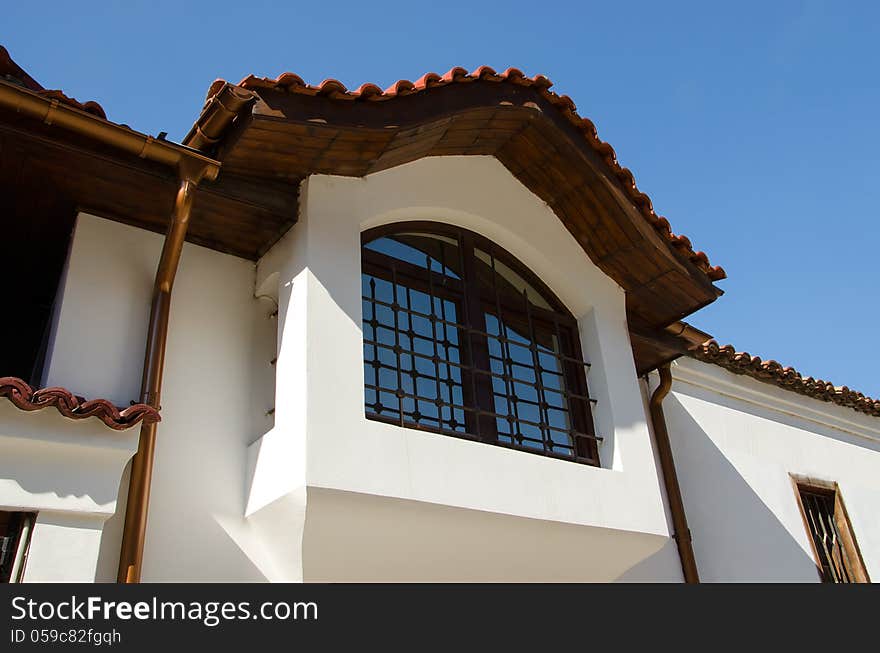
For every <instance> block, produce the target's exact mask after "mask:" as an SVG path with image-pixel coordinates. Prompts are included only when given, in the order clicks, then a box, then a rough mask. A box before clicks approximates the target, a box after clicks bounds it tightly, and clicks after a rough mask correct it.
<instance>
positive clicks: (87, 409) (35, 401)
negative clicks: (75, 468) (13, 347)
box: [0, 376, 161, 431]
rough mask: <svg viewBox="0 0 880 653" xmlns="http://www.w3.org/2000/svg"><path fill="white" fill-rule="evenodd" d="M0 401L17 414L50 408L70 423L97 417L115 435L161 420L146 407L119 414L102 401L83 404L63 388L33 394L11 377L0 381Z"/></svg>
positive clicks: (110, 405)
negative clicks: (14, 407) (72, 420)
mask: <svg viewBox="0 0 880 653" xmlns="http://www.w3.org/2000/svg"><path fill="white" fill-rule="evenodd" d="M0 397H6V398H7V399H9V401H11V402H12V403H13V404H14V405H15V406H16V407H17V408H19V409H20V410H25V411H34V410H42V409H43V408H49V407H50V406H52V407H54V408H55V409H56V410H57V411H58V412H59V413H61V414H62V415H64V416H65V417H68V418H70V419H86V418H89V417H97V418H98V419H99V420H101V421H102V422H104V424H106V425H107V426H109V427H110V428H111V429H113V430H115V431H122V430H125V429H128V428H131V427H132V426H134V425H135V424H137V423H138V422H144V423H145V424H150V423H152V422H158V421H160V419H161V418H160V417H159V411H158V410H156V409H155V408H153V407H152V406H148V405H146V404H134V405H132V406H129V407H128V408H125V409H122V410H120V409H119V408H117V407H116V406H114V405H113V404H111V403H110V402H109V401H107V400H106V399H92V400H90V401H87V400H85V399H84V398H83V397H77V396H76V395H74V394H73V393H72V392H70V391H69V390H65V389H64V388H43V389H42V390H33V389H32V388H31V387H30V386H29V385H28V384H27V383H25V382H24V381H22V380H21V379H19V378H16V377H14V376H3V377H0Z"/></svg>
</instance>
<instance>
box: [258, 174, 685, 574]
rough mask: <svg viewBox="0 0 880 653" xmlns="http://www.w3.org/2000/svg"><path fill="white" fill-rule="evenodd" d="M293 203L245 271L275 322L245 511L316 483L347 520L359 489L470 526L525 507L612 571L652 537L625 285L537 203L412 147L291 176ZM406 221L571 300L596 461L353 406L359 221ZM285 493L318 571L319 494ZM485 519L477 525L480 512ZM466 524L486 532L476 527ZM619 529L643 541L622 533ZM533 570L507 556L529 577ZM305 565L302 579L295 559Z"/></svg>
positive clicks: (646, 452)
mask: <svg viewBox="0 0 880 653" xmlns="http://www.w3.org/2000/svg"><path fill="white" fill-rule="evenodd" d="M301 202H302V206H301V215H300V219H299V222H298V223H297V224H296V225H295V226H294V228H293V229H292V230H291V232H290V233H289V234H288V237H287V238H285V239H284V240H283V241H281V242H280V243H279V244H278V245H276V247H275V248H273V249H272V250H270V252H269V253H268V254H267V255H266V256H265V257H264V258H263V259H262V260H261V262H260V263H259V265H258V270H257V284H258V285H262V284H263V283H264V280H268V279H271V278H274V275H276V274H277V275H278V276H277V280H278V281H277V284H278V286H277V287H278V289H279V297H280V311H281V323H280V331H279V360H278V366H277V368H278V369H277V391H278V401H277V402H276V403H277V414H276V422H275V429H274V431H272V433H271V434H269V435H268V436H266V437H265V438H263V439H262V440H261V441H260V442H259V443H257V444H255V445H254V447H253V454H254V463H253V467H254V470H255V472H254V479H253V482H252V489H253V492H252V495H251V497H250V500H249V511H250V513H251V514H252V515H255V516H256V515H258V514H259V512H260V508H261V506H268V505H275V503H274V502H277V501H279V500H281V499H282V498H283V497H286V496H291V495H292V494H293V493H297V492H298V493H299V495H298V496H300V497H303V496H304V493H303V492H302V489H303V488H304V487H306V488H308V493H306V494H307V496H308V497H312V496H313V494H314V491H320V490H337V491H341V492H344V493H346V494H342V495H339V496H343V497H348V498H349V499H350V501H347V502H346V501H343V500H336V501H333V502H331V503H332V505H333V507H334V510H339V509H340V506H344V505H348V506H349V508H348V509H349V510H350V511H351V517H353V518H354V517H355V516H356V515H355V513H357V512H358V511H359V510H361V507H362V502H361V501H359V500H357V499H355V498H352V497H354V496H356V495H368V496H373V497H386V498H388V499H389V500H391V499H394V500H404V501H408V502H421V503H422V504H436V505H442V506H449V507H454V508H458V509H460V513H459V517H460V519H461V520H462V523H469V524H475V523H477V522H476V521H475V520H474V519H473V514H474V512H473V511H480V512H481V513H484V514H495V515H506V516H509V517H513V518H518V520H516V519H515V520H513V521H514V522H515V523H516V522H518V523H519V524H520V527H521V528H522V529H523V531H522V532H523V536H524V537H525V536H526V533H527V532H528V531H529V529H531V528H533V525H534V523H535V522H534V521H533V520H543V521H544V522H553V523H560V524H569V525H577V526H579V527H581V528H583V529H596V530H595V534H597V535H596V537H595V538H594V540H593V541H594V542H595V547H594V550H593V551H590V552H583V555H584V556H589V555H595V556H597V559H603V560H606V561H607V567H608V568H609V569H616V570H617V573H623V572H624V571H626V569H627V568H628V566H632V565H634V564H636V563H638V562H639V561H641V560H643V559H644V558H646V557H648V556H650V555H651V554H653V553H655V552H656V551H658V550H659V549H660V548H662V546H663V545H664V543H665V542H666V541H667V537H668V529H667V522H666V516H665V513H664V508H663V504H662V502H661V500H660V496H661V495H660V483H659V480H658V476H657V471H656V467H655V463H654V457H653V451H652V448H651V444H650V439H649V436H648V430H647V425H646V418H645V414H644V411H643V409H642V404H641V396H640V390H639V387H638V382H637V379H636V374H635V369H634V364H633V359H632V352H631V349H630V343H629V339H628V332H627V328H626V318H625V306H624V293H623V291H622V290H621V289H620V288H619V287H618V286H616V285H615V284H614V283H613V281H611V280H610V279H609V278H608V277H607V276H605V275H604V273H602V272H601V271H600V270H599V269H598V268H596V267H595V265H593V263H592V262H591V261H590V260H589V258H588V257H587V256H586V255H585V254H584V252H583V250H582V249H581V248H580V246H579V245H578V244H577V242H576V241H575V240H574V238H573V237H572V236H571V235H570V234H569V233H568V231H567V230H566V229H565V228H564V227H563V225H562V223H561V222H560V221H559V219H558V218H557V217H556V215H555V214H553V213H552V211H551V210H550V209H549V208H548V207H547V206H546V205H545V204H544V203H543V202H541V201H540V200H539V199H538V198H537V197H535V196H534V195H533V194H531V193H530V192H529V191H528V190H527V189H525V188H524V187H523V186H522V185H521V184H519V182H517V181H516V180H515V179H514V178H513V177H512V176H511V175H510V173H509V172H508V171H507V170H506V169H505V168H504V167H503V166H502V165H501V164H500V163H498V161H496V160H495V159H494V158H491V157H442V158H429V159H423V160H420V161H417V162H414V163H410V164H407V165H404V166H401V167H398V168H394V169H392V170H388V171H384V172H381V173H377V174H374V175H370V176H368V177H366V178H361V179H353V178H341V177H331V176H313V177H310V178H309V179H308V181H307V182H306V183H305V184H304V187H303V189H302V193H301ZM404 220H436V221H442V222H446V223H450V224H454V225H459V226H462V227H466V228H468V229H471V230H473V231H476V232H478V233H481V234H483V235H484V236H486V237H488V238H490V239H492V240H493V241H495V242H497V243H498V244H499V245H501V246H502V247H504V248H506V249H507V250H508V251H510V252H511V253H512V254H513V255H515V256H516V257H518V258H519V259H520V260H521V261H522V262H523V263H524V264H525V265H527V266H528V267H529V268H530V269H532V270H533V271H534V272H535V273H536V274H537V275H538V276H539V277H540V278H541V279H543V280H544V281H545V282H546V283H547V285H549V286H550V288H551V289H552V290H553V291H554V292H555V293H556V294H557V296H559V297H560V299H561V300H562V301H563V302H565V303H566V305H567V306H568V307H569V308H570V309H571V311H572V313H573V314H574V315H575V316H576V317H577V318H578V321H579V324H580V331H581V338H582V341H583V349H584V352H585V355H586V356H587V358H588V359H589V360H590V362H591V363H592V368H591V370H590V374H589V383H590V390H591V393H592V394H593V396H595V397H596V398H597V399H598V405H597V406H596V409H595V421H596V428H597V432H598V433H599V434H601V435H602V436H604V437H605V438H606V440H605V442H604V443H603V444H602V445H601V447H600V457H601V459H602V467H601V468H594V467H588V466H584V465H578V464H574V463H570V462H566V461H559V460H553V459H549V458H543V457H540V456H536V455H531V454H527V453H524V452H518V451H512V450H507V449H503V448H499V447H492V446H488V445H485V444H481V443H475V442H469V441H465V440H459V439H454V438H450V437H445V436H441V435H434V434H430V433H424V432H420V431H416V430H413V429H407V428H401V427H397V426H392V425H388V424H383V423H379V422H375V421H371V420H367V419H366V417H365V414H364V407H363V400H364V388H363V383H364V379H363V365H362V363H363V350H362V332H361V297H360V295H361V282H360V275H361V272H360V255H359V252H360V233H361V231H363V230H365V229H369V228H371V227H374V226H377V225H381V224H386V223H390V222H396V221H404ZM282 398H283V401H282ZM258 449H259V451H258ZM279 452H285V454H284V455H278V453H279ZM303 460H304V461H305V464H304V465H303V464H302V462H301V461H303ZM291 461H295V462H291ZM322 496H323V495H322ZM298 505H299V508H298V509H297V510H296V511H291V514H290V515H289V518H288V519H289V520H290V523H291V524H294V523H296V524H299V523H304V535H303V537H304V538H305V542H306V545H308V546H309V547H311V549H310V550H311V551H312V553H313V557H312V558H311V563H310V564H311V565H313V566H314V569H322V570H324V571H321V572H320V573H319V572H317V571H315V572H314V577H320V578H326V577H327V576H326V570H327V569H330V568H331V566H330V565H329V564H325V563H327V561H326V560H325V561H323V562H322V561H321V560H319V559H318V558H320V556H321V555H327V556H330V555H331V553H330V552H331V551H332V550H334V549H333V548H332V546H331V543H330V542H329V541H327V542H326V546H324V545H322V542H324V540H323V539H322V535H321V533H328V532H333V531H332V529H329V530H325V529H324V527H323V526H321V524H324V523H325V519H326V518H327V516H326V515H325V514H322V513H321V512H317V511H319V510H320V509H319V506H320V505H331V504H330V503H328V502H312V501H311V499H307V500H306V506H305V507H304V508H303V507H302V505H301V504H298ZM406 505H410V504H406ZM303 512H304V515H305V516H304V518H303ZM294 513H295V514H294ZM404 514H405V513H401V515H402V518H403V515H404ZM345 522H346V520H345V519H344V518H342V519H341V521H340V523H345ZM352 523H354V520H352ZM485 523H486V527H487V528H489V524H490V523H492V522H491V520H490V519H488V518H487V519H486V521H485ZM414 530H416V529H403V530H402V533H401V537H403V536H404V535H405V534H406V533H407V532H408V533H410V535H412V536H413V537H414V539H413V540H412V541H410V542H407V541H406V540H405V539H404V540H398V545H399V546H401V547H403V549H408V550H410V551H418V550H423V549H420V548H419V540H418V537H415V536H416V534H415V533H414ZM600 530H601V531H602V532H606V531H611V532H615V533H617V536H618V542H617V543H616V545H614V544H613V540H614V538H607V537H606V538H605V539H604V540H603V538H601V537H599V536H598V533H599V531H600ZM585 532H586V531H584V533H585ZM582 534H583V533H582ZM340 536H341V535H340ZM472 536H473V537H475V538H480V537H483V536H487V537H488V536H489V535H488V533H482V532H481V531H480V530H479V529H477V530H474V531H472ZM643 536H644V537H643ZM627 538H631V540H632V541H633V542H635V540H639V542H640V543H641V544H640V545H639V546H634V547H632V548H628V547H626V546H622V542H623V541H627ZM600 541H602V542H604V544H600ZM304 546H305V545H304ZM375 554H376V555H377V556H378V555H381V551H380V550H379V549H376V550H375ZM386 555H391V554H390V553H387V554H386ZM467 555H468V554H467V552H466V551H461V552H460V555H459V556H458V557H456V556H452V557H449V558H448V559H446V562H445V563H443V561H441V560H439V559H437V558H434V557H431V556H427V557H423V558H422V566H421V568H413V569H411V570H410V571H411V575H410V576H409V579H411V580H418V579H420V578H427V577H429V576H430V577H437V576H438V575H440V576H443V575H444V574H445V577H456V576H455V573H456V572H455V568H454V567H453V568H450V569H449V570H447V571H446V572H444V571H443V570H442V569H441V568H440V567H438V566H437V565H440V564H450V565H452V564H454V565H459V571H460V568H461V567H460V566H461V565H462V564H464V565H467V564H468V559H467ZM500 555H502V558H503V554H500ZM510 555H513V554H512V553H511V554H510ZM314 556H318V557H317V558H316V557H314ZM603 556H604V557H603ZM368 558H369V557H368ZM372 560H373V563H375V565H377V567H376V569H381V568H386V567H384V566H383V565H386V563H387V562H388V561H387V560H386V561H383V560H379V559H378V558H375V557H373V558H372ZM369 564H371V563H370V561H369V559H365V560H364V561H363V565H369ZM525 564H526V565H528V563H525ZM363 565H362V566H361V568H360V571H359V572H358V574H357V577H359V578H360V577H373V576H375V573H374V572H375V571H376V569H372V570H371V569H369V568H364V567H363ZM339 568H340V569H342V568H345V569H350V568H351V567H350V566H346V567H339ZM542 568H543V567H541V566H540V565H538V566H536V567H534V568H532V569H529V568H528V567H527V566H526V567H521V568H520V569H521V571H522V573H523V574H524V577H532V578H534V577H536V574H535V573H533V572H536V570H540V569H542ZM569 568H571V567H569ZM546 570H547V573H548V576H547V577H551V575H550V574H551V572H550V571H549V568H546ZM447 572H448V573H447ZM340 573H341V572H340ZM352 573H354V572H352ZM553 573H555V572H553ZM574 573H575V575H576V574H577V573H578V572H577V570H575V572H574ZM304 574H305V577H306V578H309V577H313V574H311V573H310V571H309V568H308V565H307V567H306V569H305V570H304ZM420 574H421V575H420ZM529 574H532V575H531V576H529ZM539 575H540V573H537V576H539ZM343 577H344V576H336V577H335V578H336V579H342V578H343ZM552 577H554V578H555V577H556V576H555V575H552Z"/></svg>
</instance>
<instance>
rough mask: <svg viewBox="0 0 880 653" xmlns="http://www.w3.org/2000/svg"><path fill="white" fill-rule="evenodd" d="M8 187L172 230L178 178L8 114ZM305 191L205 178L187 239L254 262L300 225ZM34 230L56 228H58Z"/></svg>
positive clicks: (3, 123) (4, 150)
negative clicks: (266, 247) (298, 208)
mask: <svg viewBox="0 0 880 653" xmlns="http://www.w3.org/2000/svg"><path fill="white" fill-rule="evenodd" d="M96 119H97V118H96ZM0 185H2V186H4V187H7V188H6V190H5V192H8V193H19V194H20V193H25V192H36V191H35V189H39V192H40V193H43V194H46V195H53V196H55V197H56V198H58V199H59V203H60V204H63V205H65V206H69V207H71V210H75V211H83V212H87V213H91V214H94V215H97V216H100V217H104V218H107V219H110V220H114V221H117V222H122V223H125V224H130V225H133V226H136V227H140V228H143V229H148V230H150V231H155V232H157V233H165V231H166V230H167V228H168V220H169V216H170V215H171V209H172V206H173V203H174V197H175V194H176V192H177V186H178V180H177V178H176V174H175V171H174V170H172V169H170V168H169V167H168V166H163V165H161V164H158V163H155V162H151V161H149V160H147V159H143V158H140V157H137V156H133V155H131V154H128V153H125V152H121V151H119V150H118V149H116V148H113V147H110V146H107V145H103V144H101V143H99V142H97V141H95V140H94V139H91V138H88V137H85V136H81V135H78V134H75V133H72V132H70V131H67V130H64V129H60V128H57V127H53V126H50V125H45V124H43V123H40V122H38V121H36V120H33V119H30V118H28V117H24V116H20V115H17V114H15V113H14V112H11V111H0ZM297 193H298V189H297V188H296V187H295V186H291V185H289V184H273V183H272V182H271V181H268V180H259V181H258V180H255V179H254V178H252V177H249V178H240V177H237V176H236V175H234V174H226V175H223V177H222V179H218V180H217V181H216V182H208V181H203V182H202V184H200V185H199V187H198V189H197V191H196V198H195V201H194V205H193V216H192V224H191V226H190V230H189V233H188V235H187V240H188V241H189V242H192V243H195V244H198V245H202V246H205V247H209V248H211V249H215V250H218V251H222V252H226V253H229V254H234V255H236V256H241V257H244V258H248V259H252V260H254V259H256V258H258V257H259V256H260V255H261V254H262V253H263V251H265V250H262V251H261V250H260V247H261V245H262V244H263V243H265V242H266V241H267V240H268V239H271V238H273V237H274V235H275V234H276V233H277V232H278V230H279V229H285V228H287V227H289V226H290V225H291V224H293V219H292V216H295V215H296V198H297ZM62 200H63V201H62ZM34 219H35V220H38V219H44V218H36V217H35V218H34ZM33 228H34V232H35V233H36V232H40V231H44V230H45V231H46V233H48V231H49V230H51V229H52V225H51V224H45V225H43V224H40V225H37V224H35V225H34V227H33ZM231 233H235V239H234V240H233V239H231V238H230V234H231Z"/></svg>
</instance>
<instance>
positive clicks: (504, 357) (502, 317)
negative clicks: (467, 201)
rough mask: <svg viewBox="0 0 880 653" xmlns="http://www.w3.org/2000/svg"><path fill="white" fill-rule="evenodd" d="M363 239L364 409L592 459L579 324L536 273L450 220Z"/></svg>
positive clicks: (396, 420)
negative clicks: (448, 223)
mask: <svg viewBox="0 0 880 653" xmlns="http://www.w3.org/2000/svg"><path fill="white" fill-rule="evenodd" d="M361 242H362V247H361V262H362V266H363V267H362V275H361V276H362V295H363V333H364V379H365V402H364V403H365V408H366V414H367V417H369V418H370V419H375V420H380V421H383V422H389V423H392V424H398V425H400V426H407V427H409V428H417V429H423V430H427V431H433V432H437V433H444V434H447V435H454V436H457V437H464V438H470V439H475V440H480V441H482V442H488V443H492V444H497V445H501V446H506V447H511V448H514V449H520V450H524V451H529V452H532V453H539V454H543V455H547V456H553V457H559V458H565V459H568V460H574V461H577V462H582V463H587V464H593V465H595V464H598V453H597V447H596V441H597V438H596V436H595V433H594V431H593V420H592V416H591V410H590V408H591V399H590V398H589V395H588V392H587V382H586V373H585V372H586V368H587V367H588V365H587V364H586V363H584V362H583V356H582V354H581V351H580V343H579V339H578V331H577V322H576V321H575V318H574V317H573V316H572V315H571V313H570V312H569V311H568V310H567V309H566V308H565V307H564V306H563V305H562V303H561V302H560V301H559V300H558V299H557V298H556V297H555V296H554V295H553V293H552V292H551V291H550V290H549V289H548V288H547V287H546V286H545V285H544V284H543V283H541V281H540V280H539V279H537V278H536V277H535V276H534V275H533V274H532V273H531V272H529V271H528V270H527V269H526V268H525V267H524V266H523V265H522V264H520V263H519V262H518V261H517V260H516V259H515V258H513V257H512V256H511V255H510V254H508V253H507V252H506V251H504V250H503V249H502V248H501V247H499V246H498V245H496V244H494V243H492V242H491V241H489V240H487V239H486V238H483V237H482V236H479V235H477V234H475V233H473V232H470V231H467V230H465V229H459V228H456V227H450V226H447V225H442V224H437V223H432V222H408V223H397V224H393V225H388V226H384V227H378V228H376V229H371V230H369V231H366V232H364V234H363V235H362V240H361Z"/></svg>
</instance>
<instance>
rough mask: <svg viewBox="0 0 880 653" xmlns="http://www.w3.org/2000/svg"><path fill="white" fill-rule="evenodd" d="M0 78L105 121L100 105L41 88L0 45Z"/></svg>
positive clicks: (105, 116)
mask: <svg viewBox="0 0 880 653" xmlns="http://www.w3.org/2000/svg"><path fill="white" fill-rule="evenodd" d="M0 78H2V79H6V80H9V81H11V82H12V83H14V84H17V85H19V86H21V87H23V88H26V89H28V90H29V91H33V92H34V93H36V94H37V95H42V96H43V97H47V98H49V99H51V100H58V101H59V102H60V103H61V104H66V105H67V106H70V107H73V108H75V109H79V110H80V111H85V112H86V113H90V114H92V115H93V116H98V117H99V118H103V119H104V120H107V114H106V113H105V112H104V109H103V108H102V107H101V105H100V104H98V103H97V102H94V101H89V102H79V101H78V100H75V99H74V98H72V97H69V96H67V95H65V94H64V92H63V91H59V90H49V89H45V88H43V87H42V86H41V85H40V83H39V82H37V81H36V80H35V79H34V78H33V77H31V76H30V75H28V74H27V72H25V71H24V69H22V68H21V66H19V65H18V64H17V63H15V61H13V60H12V57H11V56H10V55H9V51H8V50H7V49H6V48H4V47H3V46H2V45H0Z"/></svg>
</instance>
